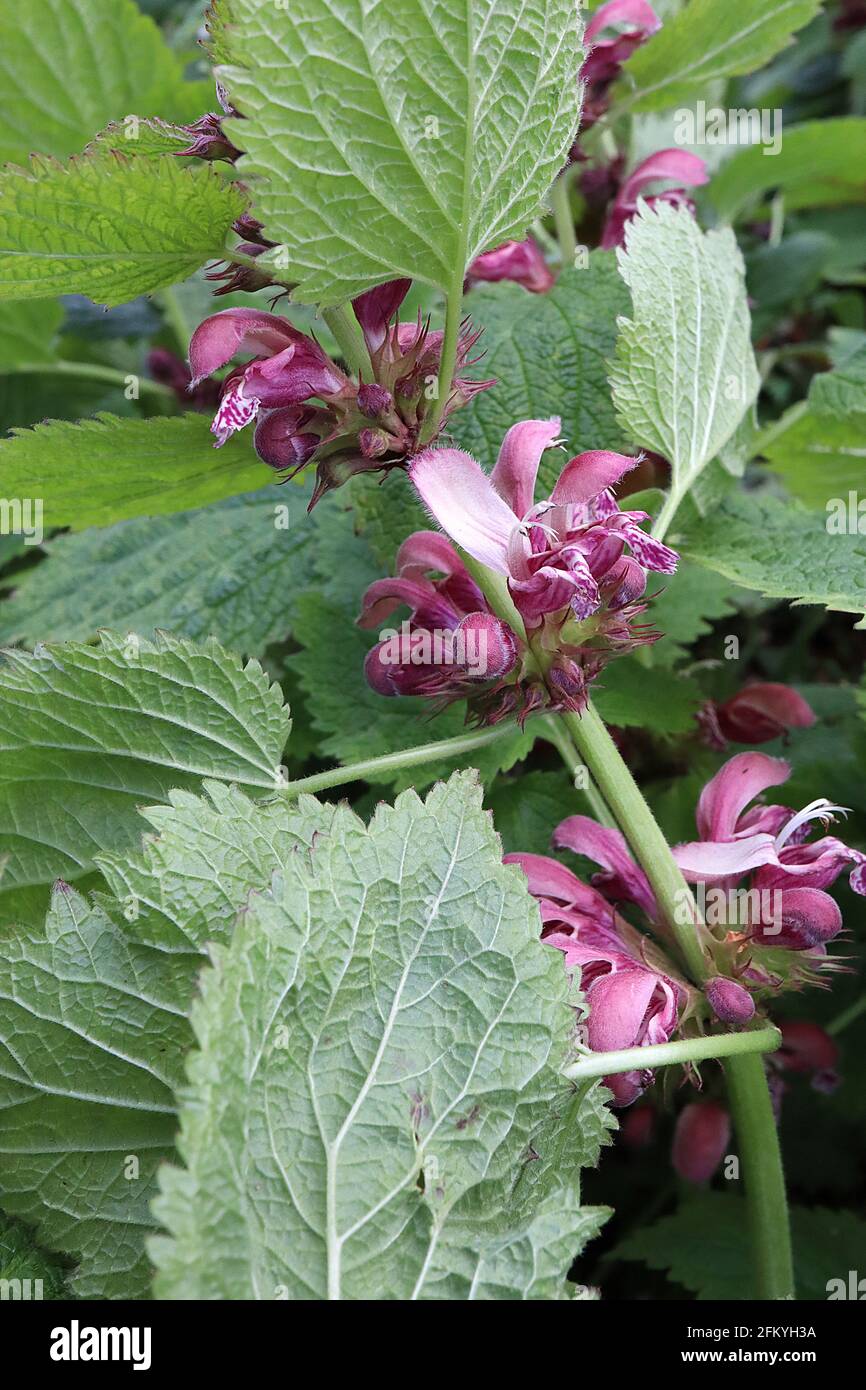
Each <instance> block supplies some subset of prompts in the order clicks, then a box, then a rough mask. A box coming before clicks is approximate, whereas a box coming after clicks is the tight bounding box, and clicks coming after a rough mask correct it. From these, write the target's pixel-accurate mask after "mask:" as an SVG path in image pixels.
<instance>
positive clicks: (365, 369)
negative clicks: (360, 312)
mask: <svg viewBox="0 0 866 1390" xmlns="http://www.w3.org/2000/svg"><path fill="white" fill-rule="evenodd" d="M322 318H323V319H324V321H325V323H326V324H327V325H328V327H329V328H330V330H331V332H332V333H333V335H334V337H335V338H336V340H337V346H338V347H339V349H340V352H341V353H342V354H343V361H344V362H345V363H346V366H347V367H348V368H349V370H350V371H351V372H357V373H358V374H359V375H360V376H362V377H364V378H365V379H366V380H367V381H372V380H373V368H372V365H371V363H370V354H369V352H368V351H367V344H366V343H365V342H364V335H363V333H362V332H361V325H360V324H359V322H358V320H357V319H356V318H355V315H354V314H353V313H352V311H351V309H350V308H349V306H348V305H347V304H338V305H337V306H336V307H335V308H333V309H323V310H322Z"/></svg>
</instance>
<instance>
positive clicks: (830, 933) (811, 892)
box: [751, 888, 842, 951]
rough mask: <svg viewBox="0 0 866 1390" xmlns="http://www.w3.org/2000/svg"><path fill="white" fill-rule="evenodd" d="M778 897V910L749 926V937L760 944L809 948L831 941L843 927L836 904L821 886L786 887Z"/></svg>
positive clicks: (792, 949)
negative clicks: (768, 917) (770, 918)
mask: <svg viewBox="0 0 866 1390" xmlns="http://www.w3.org/2000/svg"><path fill="white" fill-rule="evenodd" d="M780 896H781V900H782V905H781V910H780V911H779V912H778V913H775V914H774V916H773V918H772V920H770V921H768V922H763V921H762V922H760V923H758V924H756V925H755V926H754V927H753V928H752V932H751V935H752V940H753V941H755V942H756V943H758V944H759V945H761V946H786V947H787V948H788V950H790V951H809V950H812V949H814V948H815V947H816V946H823V945H824V944H825V943H826V942H827V941H832V939H833V937H834V936H837V935H838V934H839V932H840V931H841V930H842V913H841V912H840V911H839V907H838V904H837V903H836V902H835V901H834V900H833V898H831V897H830V895H829V893H824V892H822V890H821V889H820V888H785V889H782V890H780Z"/></svg>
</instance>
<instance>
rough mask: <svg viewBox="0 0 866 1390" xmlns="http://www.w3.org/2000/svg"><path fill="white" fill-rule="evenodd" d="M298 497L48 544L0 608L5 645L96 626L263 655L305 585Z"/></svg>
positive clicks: (305, 529)
mask: <svg viewBox="0 0 866 1390" xmlns="http://www.w3.org/2000/svg"><path fill="white" fill-rule="evenodd" d="M276 498H279V499H280V500H279V501H276V500H275V499H276ZM304 500H305V498H304V496H303V495H302V494H300V493H299V491H298V490H296V489H289V488H283V489H282V490H281V491H280V492H279V493H277V492H274V491H271V490H270V489H268V490H262V491H259V492H254V493H248V494H246V495H245V496H243V497H230V498H228V499H226V500H225V501H224V502H218V503H216V504H215V505H213V506H210V507H206V508H204V509H203V510H201V511H196V512H181V513H179V514H178V515H176V516H171V517H142V518H141V519H139V520H137V521H123V522H120V523H119V524H118V525H117V526H111V527H108V528H107V529H106V530H96V529H93V530H89V531H84V532H81V533H78V534H66V535H61V536H58V537H57V538H56V539H55V540H52V541H48V542H47V543H46V545H45V550H46V551H47V558H46V560H45V561H44V562H43V563H42V564H40V565H36V566H35V567H33V568H31V569H28V570H25V571H24V572H23V573H21V574H20V575H16V576H15V581H14V582H15V584H16V586H17V587H16V589H15V592H14V594H13V595H12V597H11V598H9V599H7V600H6V602H5V603H3V604H2V605H0V641H4V642H9V641H16V642H25V643H29V642H35V641H46V642H47V641H69V640H74V639H87V638H90V637H92V636H94V634H95V633H96V632H97V630H98V629H99V628H101V627H112V628H115V629H117V630H119V631H121V632H125V631H129V630H132V631H134V632H138V633H141V634H142V635H144V636H150V635H152V633H153V632H154V630H155V629H156V628H163V629H165V630H166V631H168V632H173V633H175V634H176V635H178V636H182V637H193V638H203V637H208V636H213V637H216V638H217V640H218V641H219V642H221V643H222V644H223V645H224V646H226V647H228V648H229V649H230V650H232V651H237V652H246V653H248V654H250V655H252V654H255V653H258V652H261V651H262V650H263V649H264V648H265V647H266V646H267V645H268V643H270V642H276V641H281V640H282V639H284V638H285V637H286V636H287V634H288V632H289V630H290V628H291V600H292V596H293V594H294V593H295V591H296V590H297V589H298V588H299V587H300V586H301V585H302V584H305V583H306V582H307V579H308V570H309V552H310V549H311V543H312V541H313V537H314V530H313V527H312V525H311V524H310V521H309V518H307V517H306V516H305V515H304V510H303V506H304ZM286 508H288V513H289V516H288V520H289V526H288V529H284V527H283V526H282V524H281V523H282V513H283V511H284V509H286Z"/></svg>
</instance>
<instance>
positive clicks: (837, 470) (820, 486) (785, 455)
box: [761, 347, 866, 530]
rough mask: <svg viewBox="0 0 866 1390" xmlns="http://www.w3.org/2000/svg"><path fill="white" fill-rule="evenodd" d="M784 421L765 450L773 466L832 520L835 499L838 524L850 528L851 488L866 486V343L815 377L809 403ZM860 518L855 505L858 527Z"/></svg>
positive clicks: (791, 487) (794, 490) (791, 489)
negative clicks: (840, 362) (832, 369)
mask: <svg viewBox="0 0 866 1390" xmlns="http://www.w3.org/2000/svg"><path fill="white" fill-rule="evenodd" d="M779 426H780V427H779V429H778V432H776V433H774V434H773V436H772V437H771V438H770V440H769V442H768V443H767V444H765V445H764V447H763V448H762V450H761V452H762V453H763V455H764V457H765V458H766V459H768V460H769V463H770V466H771V468H772V469H773V472H774V473H777V474H778V475H779V476H780V477H781V478H782V479H783V480H784V482H785V486H786V487H787V488H788V491H789V492H791V493H792V494H793V495H794V496H795V497H797V498H799V499H800V501H801V502H805V504H806V505H807V506H810V507H819V508H821V509H826V510H827V513H828V522H829V520H830V515H831V510H832V509H831V507H830V505H829V504H830V503H831V502H832V501H833V499H836V508H837V511H838V513H839V516H838V523H837V529H842V530H847V529H849V527H850V518H849V515H848V505H849V500H848V494H849V492H855V493H856V491H857V489H858V488H859V487H862V484H863V478H864V470H866V347H863V348H861V349H860V350H859V351H858V352H856V353H854V354H853V355H852V356H851V357H850V358H849V359H848V360H847V362H845V363H844V365H842V366H839V367H837V368H836V369H835V370H834V371H832V372H822V373H820V374H819V375H818V376H815V377H813V378H812V383H811V386H810V387H809V395H808V399H807V401H806V403H805V408H801V407H795V408H794V409H793V410H792V411H791V412H790V414H789V416H788V417H787V418H786V417H783V418H782V420H781V421H780V422H779ZM858 521H859V517H858V515H857V512H856V506H855V514H854V524H855V528H856V526H857V523H858ZM863 527H864V530H866V522H864V523H863Z"/></svg>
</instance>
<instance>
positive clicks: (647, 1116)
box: [619, 1105, 656, 1149]
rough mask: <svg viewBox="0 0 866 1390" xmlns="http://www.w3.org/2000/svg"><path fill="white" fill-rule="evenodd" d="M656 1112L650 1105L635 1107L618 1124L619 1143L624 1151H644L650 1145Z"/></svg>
mask: <svg viewBox="0 0 866 1390" xmlns="http://www.w3.org/2000/svg"><path fill="white" fill-rule="evenodd" d="M655 1127H656V1112H655V1109H654V1108H653V1106H652V1105H635V1106H633V1107H632V1109H631V1110H627V1111H626V1112H625V1114H624V1115H623V1117H622V1119H621V1120H620V1122H619V1139H620V1143H621V1144H622V1145H623V1147H624V1148H626V1149H646V1148H648V1147H649V1145H650V1144H651V1143H652V1140H653V1134H654V1133H655Z"/></svg>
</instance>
